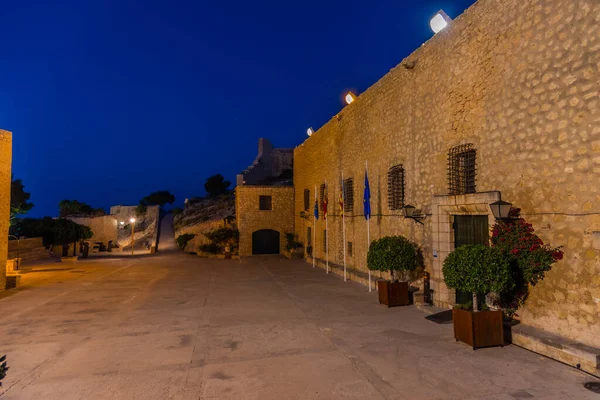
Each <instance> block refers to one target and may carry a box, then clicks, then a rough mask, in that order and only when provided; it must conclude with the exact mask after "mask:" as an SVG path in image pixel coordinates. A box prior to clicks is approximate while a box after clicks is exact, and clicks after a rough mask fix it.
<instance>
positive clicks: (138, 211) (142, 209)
mask: <svg viewBox="0 0 600 400" xmlns="http://www.w3.org/2000/svg"><path fill="white" fill-rule="evenodd" d="M146 211H148V206H147V205H146V204H144V203H142V202H140V204H138V205H137V207H136V208H135V215H136V216H137V217H141V216H142V215H145V214H146Z"/></svg>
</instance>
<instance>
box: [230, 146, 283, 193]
mask: <svg viewBox="0 0 600 400" xmlns="http://www.w3.org/2000/svg"><path fill="white" fill-rule="evenodd" d="M293 157H294V152H293V150H292V149H278V148H273V145H272V144H271V142H269V141H268V140H267V139H265V138H260V139H259V140H258V155H257V156H256V158H255V159H254V161H253V162H252V165H250V166H249V167H248V168H247V169H246V170H245V171H244V172H242V173H241V174H238V175H237V177H236V185H238V186H240V185H244V184H245V185H260V184H261V182H262V181H263V180H264V179H267V178H271V177H277V176H279V175H281V173H282V172H283V171H284V170H286V169H292V164H293Z"/></svg>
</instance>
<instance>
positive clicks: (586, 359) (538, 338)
mask: <svg viewBox="0 0 600 400" xmlns="http://www.w3.org/2000/svg"><path fill="white" fill-rule="evenodd" d="M512 343H513V344H514V345H517V346H519V347H523V348H524V349H527V350H531V351H533V352H535V353H538V354H541V355H544V356H546V357H549V358H552V359H555V360H558V361H560V362H563V363H565V364H567V365H571V366H573V367H575V368H579V369H581V370H583V371H585V372H587V373H590V374H592V375H596V376H600V370H599V367H600V349H598V348H596V347H591V346H587V345H585V344H583V343H579V342H576V341H573V340H569V339H566V338H564V337H562V336H558V335H555V334H553V333H549V332H545V331H542V330H541V329H537V328H534V327H531V326H527V325H516V326H514V327H513V328H512Z"/></svg>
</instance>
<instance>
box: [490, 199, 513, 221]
mask: <svg viewBox="0 0 600 400" xmlns="http://www.w3.org/2000/svg"><path fill="white" fill-rule="evenodd" d="M490 208H491V209H492V214H494V218H496V219H497V220H506V219H509V218H510V217H509V215H510V209H511V208H512V203H509V202H507V201H502V199H500V200H498V201H495V202H493V203H490Z"/></svg>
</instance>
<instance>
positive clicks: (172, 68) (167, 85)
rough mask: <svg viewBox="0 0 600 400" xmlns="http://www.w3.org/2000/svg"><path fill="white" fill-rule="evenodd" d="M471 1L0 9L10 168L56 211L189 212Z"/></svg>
mask: <svg viewBox="0 0 600 400" xmlns="http://www.w3.org/2000/svg"><path fill="white" fill-rule="evenodd" d="M473 2H474V0H411V1H406V0H405V1H402V0H390V1H364V0H356V1H355V0H346V1H323V0H319V1H315V0H309V1H303V2H289V1H282V0H277V1H260V0H259V1H247V0H230V1H210V2H208V1H165V0H162V1H156V0H154V1H143V2H142V1H130V0H103V1H94V2H92V1H81V0H76V1H56V2H51V1H27V0H21V1H5V0H0V21H2V23H1V27H2V34H1V35H0V128H2V129H6V130H9V131H12V132H13V172H14V174H15V176H16V177H18V178H21V179H23V180H24V182H25V185H26V190H27V191H30V192H31V193H32V201H33V202H34V203H35V207H34V209H33V210H32V211H31V212H30V214H29V215H30V216H43V215H56V213H57V204H58V202H59V201H60V200H62V199H77V200H80V201H85V202H87V203H90V204H91V205H92V206H94V207H105V208H107V207H109V206H110V205H113V204H136V203H137V202H138V200H139V199H140V198H142V197H144V196H145V195H147V194H148V193H150V192H152V191H155V190H163V189H165V190H170V191H171V192H172V193H174V194H175V196H176V197H177V199H178V201H177V202H178V203H181V202H182V201H183V199H184V198H185V197H192V196H194V195H203V194H204V187H203V184H204V180H205V179H206V177H208V176H209V175H212V174H215V173H219V172H220V173H223V175H225V176H226V178H228V179H230V180H231V181H234V179H235V174H236V173H237V172H239V171H240V170H242V169H244V168H245V167H246V166H247V165H249V164H250V163H251V162H252V160H253V159H254V157H255V156H256V151H257V141H258V138H259V137H261V136H263V137H266V138H269V139H270V140H271V141H272V142H273V144H274V145H275V146H277V147H294V146H296V145H298V144H299V143H301V142H302V141H303V140H304V138H305V135H306V133H305V132H306V128H307V127H309V126H313V127H314V128H318V127H320V126H321V125H323V124H324V123H325V122H326V121H327V120H329V119H330V118H331V117H332V116H333V115H334V114H335V113H337V112H338V111H339V110H340V109H341V107H342V105H341V103H340V94H341V93H342V92H343V91H344V90H345V89H347V88H354V89H356V90H357V91H358V92H359V93H360V92H362V91H364V90H365V89H366V88H368V87H369V86H370V85H372V84H373V83H374V82H376V81H377V80H378V79H379V78H380V77H381V76H382V75H384V74H385V73H386V72H387V71H389V70H390V68H392V67H394V66H395V65H397V64H398V63H399V62H400V61H401V60H402V59H403V58H404V57H405V56H407V55H408V54H410V53H411V52H412V51H413V50H414V49H416V48H417V47H418V46H420V45H421V44H422V43H423V42H425V41H426V40H428V39H429V38H430V37H431V36H432V35H433V33H432V32H431V31H430V29H429V26H428V21H429V18H430V17H431V16H432V15H433V14H435V12H436V11H438V10H439V9H444V10H445V11H446V13H448V14H449V15H450V16H451V17H453V18H454V17H456V16H457V15H459V14H461V13H462V12H463V10H464V9H465V8H467V7H468V6H470V5H471V4H472V3H473Z"/></svg>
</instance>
